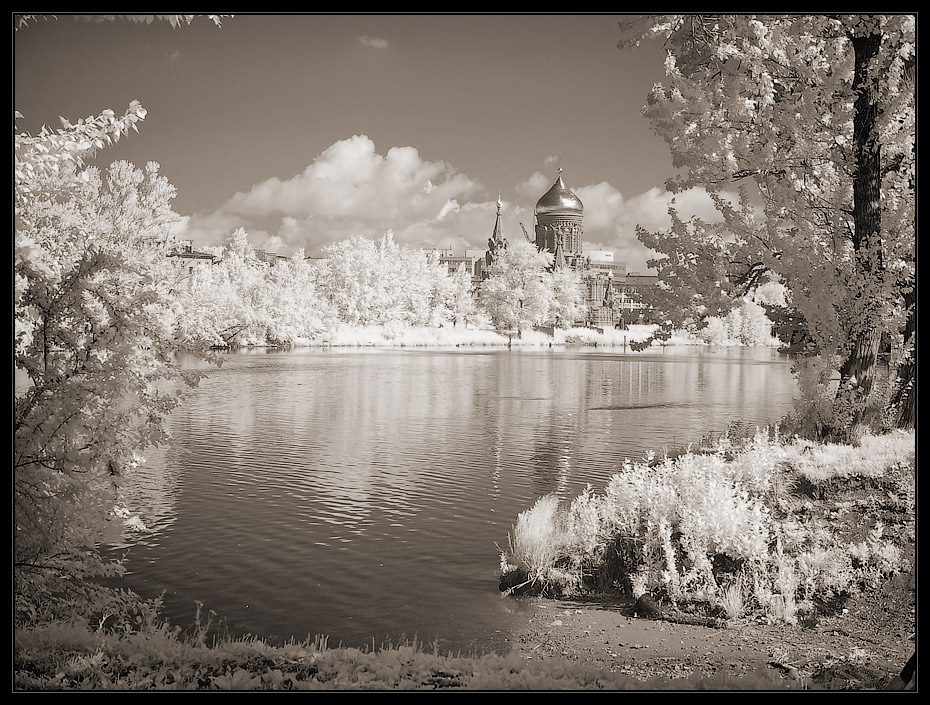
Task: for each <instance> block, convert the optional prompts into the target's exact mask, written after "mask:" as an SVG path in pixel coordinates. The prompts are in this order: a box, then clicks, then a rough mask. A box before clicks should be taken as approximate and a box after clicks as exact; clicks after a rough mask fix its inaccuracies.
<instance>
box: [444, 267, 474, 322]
mask: <svg viewBox="0 0 930 705" xmlns="http://www.w3.org/2000/svg"><path fill="white" fill-rule="evenodd" d="M447 281H448V287H447V288H446V289H445V291H444V296H445V303H444V306H445V308H446V310H447V311H448V312H449V320H451V321H452V325H453V326H455V325H458V324H459V322H460V321H461V322H464V323H465V324H466V325H467V324H468V319H469V317H470V316H472V315H474V314H475V313H476V312H477V310H478V308H477V305H476V302H475V292H474V285H473V284H472V278H471V274H470V273H469V272H468V270H467V269H465V263H464V262H462V263H461V264H459V266H458V268H457V269H456V270H455V272H453V274H452V276H450V277H447Z"/></svg>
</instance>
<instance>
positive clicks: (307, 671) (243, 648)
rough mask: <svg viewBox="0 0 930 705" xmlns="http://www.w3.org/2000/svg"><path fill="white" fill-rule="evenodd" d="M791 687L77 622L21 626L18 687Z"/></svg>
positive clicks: (412, 647)
mask: <svg viewBox="0 0 930 705" xmlns="http://www.w3.org/2000/svg"><path fill="white" fill-rule="evenodd" d="M752 687H756V688H760V689H775V688H787V687H789V686H788V685H787V684H786V683H785V682H784V681H780V680H779V679H778V677H777V676H773V675H771V674H765V673H759V674H757V675H756V676H755V677H750V678H742V679H735V678H732V677H728V676H724V675H711V676H704V675H701V674H697V675H692V676H690V677H689V678H685V679H674V680H669V679H665V678H658V677H657V678H653V679H651V680H648V681H645V682H644V681H641V680H638V679H636V678H634V677H633V676H629V675H624V674H620V673H612V672H609V671H605V670H602V669H600V668H595V667H593V666H587V665H582V664H578V663H575V662H570V661H564V662H562V661H551V662H546V663H544V662H542V661H525V660H523V659H522V658H519V657H517V656H508V655H500V654H494V653H491V654H484V655H472V656H463V655H448V654H446V655H444V654H440V653H437V652H436V651H435V649H434V650H430V649H428V648H425V647H424V645H423V644H420V643H416V642H414V643H403V644H388V645H384V646H382V647H380V648H377V649H376V648H371V649H356V648H336V649H330V648H327V646H326V643H325V639H319V638H318V639H315V640H312V641H305V642H300V643H298V642H292V643H289V644H286V645H284V646H280V647H276V646H269V645H268V644H266V643H265V642H263V641H262V640H260V639H242V640H222V641H219V642H217V643H215V644H211V645H206V644H203V643H201V642H200V641H198V640H197V639H189V638H182V637H180V636H179V635H177V634H176V633H175V632H170V631H168V630H165V629H148V630H146V631H144V632H138V633H134V634H104V633H101V632H95V631H91V630H89V629H87V628H82V627H78V626H76V625H56V626H54V627H45V628H35V629H31V630H25V631H21V632H18V633H17V634H16V637H15V650H14V690H16V691H58V690H95V691H103V690H117V691H129V690H133V691H135V690H179V691H193V690H196V691H206V690H217V691H252V690H256V691H258V690H262V691H265V690H271V691H276V690H282V691H293V690H334V691H336V690H338V691H342V690H387V691H397V690H418V691H419V690H581V689H584V690H642V689H675V690H683V689H703V690H707V689H727V688H752Z"/></svg>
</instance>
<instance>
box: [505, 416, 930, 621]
mask: <svg viewBox="0 0 930 705" xmlns="http://www.w3.org/2000/svg"><path fill="white" fill-rule="evenodd" d="M914 444H915V440H914V434H913V432H910V433H906V432H903V431H898V432H892V433H890V434H886V435H882V436H872V435H866V436H865V437H863V438H862V439H861V442H860V445H858V446H850V445H838V444H823V445H818V444H814V443H812V442H810V441H806V440H803V439H799V438H794V439H791V440H788V441H784V440H782V439H779V438H778V437H777V432H773V433H772V434H771V437H770V434H769V433H768V431H766V430H761V431H757V433H756V435H755V436H754V437H753V438H751V439H749V440H747V441H744V442H742V443H732V442H730V440H729V439H728V438H727V437H724V438H723V439H721V440H720V442H719V443H718V444H717V446H716V447H715V448H713V449H710V450H707V451H705V452H698V453H692V452H691V451H690V449H689V451H688V452H686V453H685V454H683V455H680V456H678V457H676V458H670V457H666V458H664V459H663V460H661V461H656V460H655V459H644V460H642V461H638V462H630V461H627V462H625V463H624V464H623V466H622V468H621V469H620V470H619V471H618V472H617V473H616V474H614V475H613V476H612V477H611V478H610V480H609V482H608V483H607V486H606V487H605V488H604V490H603V492H601V493H597V492H595V491H594V490H593V489H592V488H590V487H588V488H587V490H586V491H584V492H582V493H581V494H580V495H579V496H577V497H575V498H574V499H572V500H571V502H569V503H562V502H560V500H559V499H558V498H557V497H556V496H555V495H547V496H545V497H542V498H540V499H539V500H538V501H537V503H536V504H535V505H534V506H533V507H532V508H530V509H528V510H526V511H525V512H523V513H521V514H520V515H519V517H518V520H517V523H516V525H515V526H514V529H513V534H512V536H511V545H510V552H509V553H502V555H501V570H502V573H503V575H504V577H505V578H506V577H507V576H508V574H513V575H514V576H519V579H514V578H513V577H511V578H510V579H509V581H508V582H509V583H510V584H511V585H513V584H515V583H516V584H523V583H526V584H528V585H534V586H535V588H536V589H537V590H540V591H542V592H546V593H549V594H555V595H564V594H573V593H579V592H584V591H588V590H595V591H598V590H614V589H620V590H621V591H624V592H626V593H628V594H632V595H633V596H634V597H639V596H640V595H644V594H651V595H652V596H654V597H657V598H662V599H665V600H667V601H669V602H670V603H672V604H679V603H689V602H698V603H706V604H709V605H711V606H712V607H715V608H719V609H718V610H717V611H718V612H722V613H724V614H726V615H728V616H730V617H733V616H739V615H741V613H744V612H745V613H749V612H754V613H757V614H762V615H765V616H767V617H770V618H773V619H777V620H782V621H785V622H788V623H795V622H796V621H797V619H798V617H799V615H804V614H812V613H814V612H815V611H816V609H815V607H816V605H817V604H824V603H827V602H829V601H830V600H833V599H834V598H837V597H842V596H848V595H850V594H853V593H855V592H856V591H859V590H863V589H869V588H874V587H876V586H877V585H878V584H879V583H880V581H881V580H883V579H885V578H888V577H889V576H893V575H895V574H896V573H898V572H900V571H903V570H906V569H907V568H908V567H909V566H908V563H907V559H906V558H905V556H904V553H903V552H902V548H903V547H904V546H907V545H908V544H909V543H913V541H914V539H915V525H914V510H915V493H914V492H915V479H916V478H915V467H916V466H915V445H914ZM851 485H852V486H857V485H859V486H864V487H866V488H867V489H868V491H867V492H866V493H865V499H861V498H860V499H857V500H848V499H845V498H843V497H841V496H839V495H840V493H841V491H842V490H844V489H847V488H849V487H850V486H851ZM824 498H831V499H834V500H835V504H833V505H831V506H830V507H829V508H828V509H827V510H824V509H823V507H824V505H825V503H824V502H823V501H822V500H823V499H824ZM857 502H858V504H857ZM883 506H885V508H890V509H892V510H894V512H895V513H896V516H899V517H900V518H901V519H902V520H903V522H902V523H901V524H900V525H898V526H889V525H887V524H886V523H883V520H882V519H881V517H880V512H879V511H878V510H879V509H881V508H882V507H883ZM851 511H855V512H862V516H861V517H860V518H859V519H858V524H857V525H856V526H855V527H854V529H853V533H854V534H856V537H855V538H854V540H852V541H849V540H848V533H847V532H849V530H850V527H847V526H844V520H843V518H842V517H843V515H844V514H846V513H848V512H851ZM854 516H855V514H854ZM889 530H890V531H889ZM886 532H889V533H891V534H893V535H892V536H889V535H888V533H886Z"/></svg>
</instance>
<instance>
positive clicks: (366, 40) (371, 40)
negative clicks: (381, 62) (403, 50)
mask: <svg viewBox="0 0 930 705" xmlns="http://www.w3.org/2000/svg"><path fill="white" fill-rule="evenodd" d="M358 41H359V42H361V43H362V45H363V46H366V47H371V48H372V49H387V48H388V40H387V39H382V38H381V37H369V36H368V35H367V34H363V35H362V36H361V37H359V38H358Z"/></svg>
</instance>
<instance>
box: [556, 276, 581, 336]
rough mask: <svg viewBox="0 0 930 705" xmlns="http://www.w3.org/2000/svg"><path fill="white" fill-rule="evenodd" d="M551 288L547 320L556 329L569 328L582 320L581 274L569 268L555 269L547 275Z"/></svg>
mask: <svg viewBox="0 0 930 705" xmlns="http://www.w3.org/2000/svg"><path fill="white" fill-rule="evenodd" d="M549 285H550V286H551V287H552V306H551V309H550V311H549V320H550V322H551V323H552V325H554V326H555V327H556V328H570V327H571V326H572V324H573V323H574V322H575V321H580V320H584V317H585V304H584V289H583V287H584V283H583V282H582V280H581V274H580V273H579V272H578V271H577V270H575V269H572V268H571V267H556V268H555V269H553V270H552V272H550V273H549Z"/></svg>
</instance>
